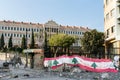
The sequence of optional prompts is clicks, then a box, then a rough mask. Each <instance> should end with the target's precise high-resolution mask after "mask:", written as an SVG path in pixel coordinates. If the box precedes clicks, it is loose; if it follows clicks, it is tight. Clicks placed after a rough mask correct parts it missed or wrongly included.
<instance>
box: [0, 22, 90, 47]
mask: <svg viewBox="0 0 120 80" xmlns="http://www.w3.org/2000/svg"><path fill="white" fill-rule="evenodd" d="M32 30H33V31H34V34H35V42H36V44H38V45H42V43H43V40H44V34H43V31H44V30H45V31H46V32H47V36H48V38H49V37H51V36H52V35H53V34H59V33H64V34H68V35H73V36H77V37H78V39H77V41H76V43H75V44H73V46H80V38H81V37H82V36H83V34H84V32H86V31H90V29H88V28H87V27H81V26H63V25H59V24H57V23H56V22H55V21H52V20H51V21H48V22H47V23H45V24H40V23H31V22H30V23H26V22H15V21H5V20H4V21H0V36H1V35H2V34H3V35H4V39H5V45H6V46H7V45H8V40H9V38H10V36H11V35H12V38H13V39H12V40H13V45H14V46H15V45H18V46H20V45H21V41H22V37H23V35H26V34H27V44H30V41H31V34H32Z"/></svg>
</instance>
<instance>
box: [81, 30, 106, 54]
mask: <svg viewBox="0 0 120 80" xmlns="http://www.w3.org/2000/svg"><path fill="white" fill-rule="evenodd" d="M81 44H82V47H83V49H84V50H85V51H88V52H90V53H92V54H95V55H97V54H98V51H99V49H100V48H103V44H104V33H103V32H98V31H97V30H96V29H94V30H92V31H90V32H85V33H84V36H83V37H82V38H81Z"/></svg>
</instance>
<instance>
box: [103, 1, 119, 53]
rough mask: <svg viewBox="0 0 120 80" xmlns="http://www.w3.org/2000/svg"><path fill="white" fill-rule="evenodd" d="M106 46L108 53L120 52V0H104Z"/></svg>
mask: <svg viewBox="0 0 120 80" xmlns="http://www.w3.org/2000/svg"><path fill="white" fill-rule="evenodd" d="M104 32H105V48H106V53H108V54H120V0H104Z"/></svg>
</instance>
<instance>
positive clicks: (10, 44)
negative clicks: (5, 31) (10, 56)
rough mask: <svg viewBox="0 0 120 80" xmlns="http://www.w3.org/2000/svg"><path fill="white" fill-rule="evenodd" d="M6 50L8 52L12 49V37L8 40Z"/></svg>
mask: <svg viewBox="0 0 120 80" xmlns="http://www.w3.org/2000/svg"><path fill="white" fill-rule="evenodd" d="M8 48H9V49H10V50H11V49H12V48H13V43H12V35H11V36H10V38H9V42H8Z"/></svg>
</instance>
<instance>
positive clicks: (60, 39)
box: [49, 34, 75, 57]
mask: <svg viewBox="0 0 120 80" xmlns="http://www.w3.org/2000/svg"><path fill="white" fill-rule="evenodd" d="M74 42H75V38H74V37H73V36H69V35H66V34H55V35H53V36H51V38H50V39H49V45H50V46H62V47H67V48H69V47H70V46H71V45H72V44H73V43H74ZM58 49H59V48H57V49H55V52H54V57H56V54H57V51H58Z"/></svg>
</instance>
